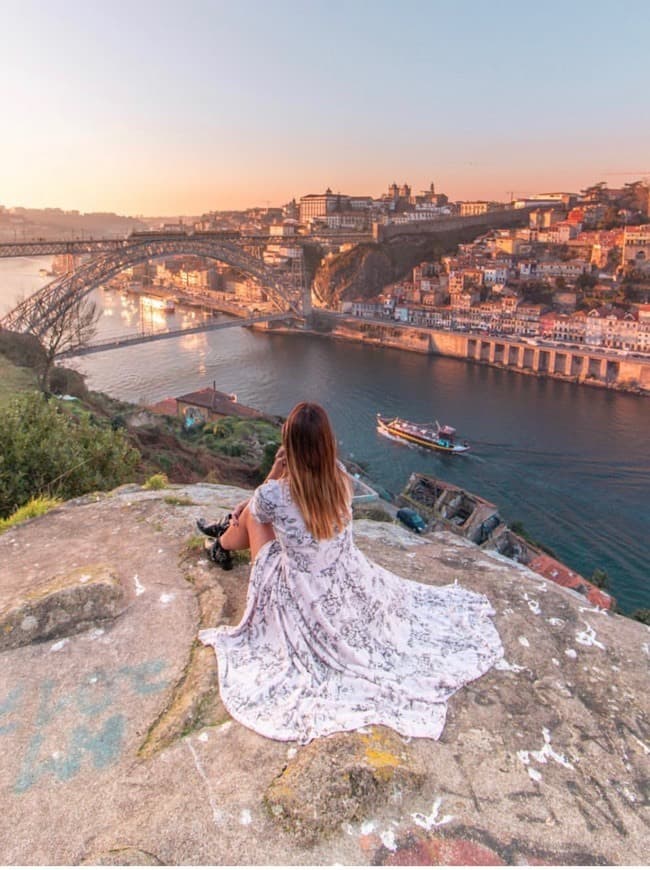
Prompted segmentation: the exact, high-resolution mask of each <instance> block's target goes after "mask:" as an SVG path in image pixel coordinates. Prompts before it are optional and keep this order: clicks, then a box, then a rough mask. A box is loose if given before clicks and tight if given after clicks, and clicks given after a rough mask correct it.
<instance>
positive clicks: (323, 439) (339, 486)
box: [282, 402, 351, 541]
mask: <svg viewBox="0 0 650 870" xmlns="http://www.w3.org/2000/svg"><path fill="white" fill-rule="evenodd" d="M282 444H283V446H284V449H285V452H286V461H287V472H288V475H287V476H288V481H289V489H290V491H291V496H292V498H293V500H294V501H295V503H296V504H297V505H298V508H299V509H300V512H301V514H302V516H303V519H304V521H305V525H306V526H307V529H308V530H309V532H311V534H312V535H313V537H314V538H316V540H319V541H320V540H324V539H327V538H332V537H334V535H335V534H338V532H340V531H341V530H342V529H343V528H344V527H345V526H346V525H347V523H348V522H349V520H350V516H351V514H350V500H351V498H350V497H351V492H350V486H349V483H348V480H347V477H346V475H345V472H344V471H343V470H342V469H341V468H340V467H339V465H338V463H337V459H336V439H335V438H334V432H333V431H332V426H331V424H330V421H329V418H328V416H327V414H326V412H325V410H324V408H321V406H320V405H315V404H313V403H311V402H300V404H298V405H296V407H295V408H294V409H293V410H292V411H291V413H290V414H289V416H288V417H287V420H286V422H285V424H284V426H283V428H282Z"/></svg>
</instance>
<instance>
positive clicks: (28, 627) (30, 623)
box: [20, 614, 38, 631]
mask: <svg viewBox="0 0 650 870" xmlns="http://www.w3.org/2000/svg"><path fill="white" fill-rule="evenodd" d="M37 625H38V619H36V617H35V616H32V615H31V614H30V615H29V616H26V617H25V618H24V619H23V621H22V622H21V623H20V628H21V630H22V631H32V630H33V629H35V628H36V626H37Z"/></svg>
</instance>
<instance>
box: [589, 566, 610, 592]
mask: <svg viewBox="0 0 650 870" xmlns="http://www.w3.org/2000/svg"><path fill="white" fill-rule="evenodd" d="M591 582H592V583H593V584H594V586H597V587H598V588H599V589H609V575H608V574H607V571H605V570H604V569H603V568H596V570H595V571H594V573H593V574H592V575H591Z"/></svg>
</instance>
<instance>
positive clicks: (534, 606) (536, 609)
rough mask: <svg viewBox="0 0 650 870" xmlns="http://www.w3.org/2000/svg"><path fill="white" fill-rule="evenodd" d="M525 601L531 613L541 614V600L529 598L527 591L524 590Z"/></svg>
mask: <svg viewBox="0 0 650 870" xmlns="http://www.w3.org/2000/svg"><path fill="white" fill-rule="evenodd" d="M524 601H525V602H526V603H527V604H528V607H529V608H530V611H531V613H534V614H535V615H536V616H539V614H540V613H541V612H542V609H541V607H540V606H539V601H536V600H535V599H534V598H529V597H528V593H527V592H524Z"/></svg>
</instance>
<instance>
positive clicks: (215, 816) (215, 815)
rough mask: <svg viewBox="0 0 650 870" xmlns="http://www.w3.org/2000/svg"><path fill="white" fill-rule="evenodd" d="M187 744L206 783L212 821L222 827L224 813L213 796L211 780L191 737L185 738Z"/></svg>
mask: <svg viewBox="0 0 650 870" xmlns="http://www.w3.org/2000/svg"><path fill="white" fill-rule="evenodd" d="M185 743H186V744H187V748H188V749H189V750H190V752H191V754H192V758H193V759H194V766H195V767H196V770H197V772H198V774H199V776H200V777H201V779H202V780H203V782H204V783H205V788H206V791H207V793H208V801H209V803H210V809H211V810H212V820H213V821H214V823H215V825H220V824H221V821H222V818H223V813H222V812H221V810H220V809H219V807H218V806H217V803H216V801H215V799H214V797H213V795H212V789H211V788H210V780H209V779H208V778H207V776H206V775H205V771H204V770H203V766H202V765H201V762H200V761H199V756H198V755H197V754H196V750H195V749H194V747H193V746H192V744H191V742H190V739H189V737H186V738H185Z"/></svg>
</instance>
